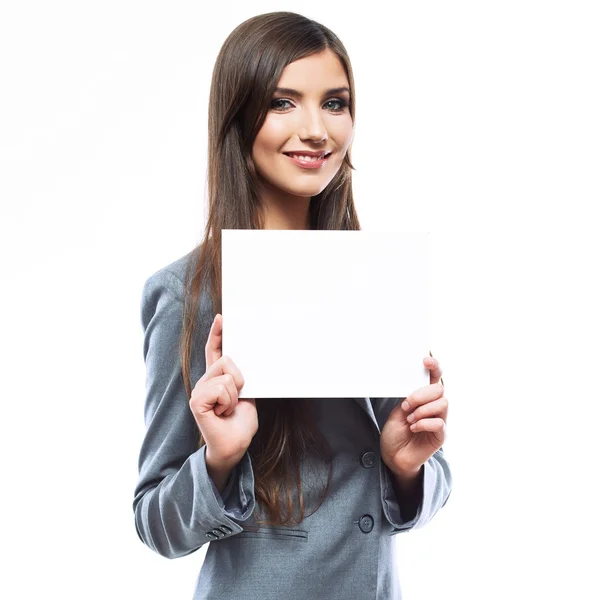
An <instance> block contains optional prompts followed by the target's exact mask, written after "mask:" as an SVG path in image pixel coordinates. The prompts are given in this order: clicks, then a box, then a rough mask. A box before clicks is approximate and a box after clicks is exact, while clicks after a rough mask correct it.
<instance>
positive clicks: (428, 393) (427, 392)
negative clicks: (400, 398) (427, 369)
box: [402, 382, 444, 412]
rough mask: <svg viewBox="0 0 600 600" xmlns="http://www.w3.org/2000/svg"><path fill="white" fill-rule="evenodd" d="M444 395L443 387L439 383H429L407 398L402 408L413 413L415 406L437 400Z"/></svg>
mask: <svg viewBox="0 0 600 600" xmlns="http://www.w3.org/2000/svg"><path fill="white" fill-rule="evenodd" d="M443 395H444V385H443V384H442V383H441V382H438V383H431V384H429V385H426V386H425V387H422V388H419V389H418V390H416V391H414V392H413V393H412V394H410V395H409V396H407V398H406V400H404V402H403V403H402V408H403V409H404V410H405V411H407V412H408V411H413V410H415V408H417V406H421V405H422V404H426V403H427V402H431V401H432V400H437V399H438V398H441V397H442V396H443Z"/></svg>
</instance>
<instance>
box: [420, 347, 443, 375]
mask: <svg viewBox="0 0 600 600" xmlns="http://www.w3.org/2000/svg"><path fill="white" fill-rule="evenodd" d="M423 362H424V363H425V366H426V367H427V368H428V369H429V383H437V382H438V381H440V380H441V379H442V367H441V366H440V362H439V361H438V360H437V358H434V357H433V354H431V350H430V351H429V357H426V358H424V359H423ZM442 383H444V382H443V381H442Z"/></svg>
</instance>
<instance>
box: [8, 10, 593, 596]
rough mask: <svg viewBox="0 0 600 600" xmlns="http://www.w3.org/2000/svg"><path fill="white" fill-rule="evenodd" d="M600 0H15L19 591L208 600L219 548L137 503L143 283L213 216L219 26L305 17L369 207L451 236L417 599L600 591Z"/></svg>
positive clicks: (11, 565)
mask: <svg viewBox="0 0 600 600" xmlns="http://www.w3.org/2000/svg"><path fill="white" fill-rule="evenodd" d="M597 6H598V5H597V3H595V2H577V1H573V0H570V1H563V2H553V1H549V0H546V1H544V2H542V1H539V2H533V1H528V0H518V1H515V0H504V1H503V2H481V1H475V0H474V1H471V2H466V1H454V2H442V1H437V2H433V1H430V2H412V3H397V2H394V3H392V2H389V3H378V2H368V3H363V4H361V5H359V4H356V5H352V4H349V3H306V2H287V3H285V2H244V3H242V2H237V3H233V2H227V3H225V2H218V3H206V4H204V3H200V2H169V3H167V2H150V1H148V0H146V1H144V2H141V1H138V2H133V1H128V0H119V1H118V2H117V1H114V0H113V1H106V0H105V1H103V2H80V1H79V2H76V1H72V2H65V1H55V2H27V1H21V2H18V3H17V2H12V3H9V2H5V3H3V4H2V8H1V9H0V160H1V165H0V167H1V177H0V186H1V187H0V200H1V213H0V223H1V230H0V234H1V235H0V240H1V241H0V243H1V244H2V246H1V248H0V251H1V252H0V256H1V257H2V271H1V274H2V295H1V297H2V310H1V311H0V315H1V317H0V318H1V319H2V322H1V323H0V325H1V328H2V329H1V332H2V333H1V340H2V346H1V348H2V356H1V357H0V358H1V363H0V364H1V365H2V379H1V381H2V409H3V416H2V420H1V430H2V435H1V436H0V440H1V441H0V444H1V447H0V456H1V459H2V463H1V466H2V471H1V474H2V494H1V496H0V497H1V501H2V510H1V515H2V533H1V537H2V547H3V550H4V553H5V556H8V558H9V562H7V561H6V560H5V561H4V562H3V576H2V582H1V583H0V586H2V589H1V590H0V595H1V596H2V597H3V598H11V599H12V598H39V597H54V598H65V599H66V598H73V599H81V598H86V599H90V598H106V597H108V596H109V595H110V596H111V597H117V598H128V599H129V598H146V599H151V598H156V599H159V598H161V599H162V598H173V599H174V598H182V599H186V598H191V597H192V593H193V588H194V584H195V578H196V575H197V573H198V570H199V568H200V565H201V562H202V559H203V556H204V552H205V549H204V548H203V549H202V550H200V551H198V552H196V553H194V554H192V555H190V556H188V557H185V558H181V559H179V560H175V561H169V560H167V559H165V558H163V557H161V556H159V555H157V554H154V553H153V552H152V551H151V550H150V549H149V548H147V547H146V546H144V545H143V544H142V543H141V541H140V540H139V539H138V537H137V534H136V532H135V527H134V522H133V512H132V506H131V505H132V501H133V489H134V486H135V484H136V479H137V455H138V452H139V447H140V444H141V441H142V438H143V434H144V424H143V399H144V376H145V369H144V364H143V360H142V331H141V324H140V316H139V303H140V298H141V289H142V285H143V283H144V281H145V279H146V278H147V277H148V276H149V275H150V274H151V273H153V272H154V271H156V270H158V269H159V268H161V267H162V266H164V265H166V264H167V263H169V262H171V261H173V260H175V259H177V258H179V257H180V256H182V255H183V254H185V253H186V252H188V251H189V250H190V249H191V248H192V247H193V246H194V245H195V244H196V243H197V242H198V241H199V239H200V232H201V231H202V229H203V227H204V218H205V211H204V202H205V196H204V193H205V174H206V146H207V139H206V128H207V99H208V92H209V83H210V76H211V72H212V67H213V64H214V60H215V58H216V55H217V53H218V51H219V48H220V46H221V44H222V43H223V41H224V40H225V38H226V37H227V35H228V34H229V33H230V31H231V30H232V29H233V28H234V27H235V26H237V25H238V24H239V23H241V22H242V21H243V20H245V19H247V18H249V17H251V16H254V15H256V14H260V13H263V12H269V11H272V10H293V11H295V12H300V13H302V14H304V15H306V16H308V17H310V18H314V19H316V20H318V21H320V22H322V23H323V24H325V25H327V26H328V27H330V28H331V29H332V30H333V31H334V32H335V33H336V34H337V35H338V36H339V37H340V38H341V39H342V41H343V42H344V44H345V45H346V47H347V49H348V52H349V53H350V57H351V59H352V64H353V67H354V72H355V78H356V86H357V97H356V102H357V121H356V135H355V139H354V145H353V154H352V156H353V162H354V164H355V166H356V167H357V171H356V172H355V173H354V175H353V178H354V190H355V197H356V204H357V209H358V214H359V217H360V219H361V224H362V226H363V228H364V229H371V230H376V229H381V230H386V229H397V230H411V229H414V230H429V231H431V232H432V234H434V236H435V239H437V240H438V241H437V246H436V247H435V248H434V269H435V281H436V285H435V291H434V298H433V303H434V304H433V312H434V323H433V332H434V342H435V343H434V345H433V348H432V352H433V354H434V355H435V356H437V357H438V358H439V359H440V361H441V364H442V367H443V369H444V381H445V384H446V395H447V397H448V399H449V402H450V409H449V418H448V429H447V442H446V444H445V450H446V453H447V457H448V459H449V461H450V464H451V466H452V470H453V476H454V489H453V494H452V497H451V499H450V501H449V502H448V504H447V505H446V506H445V507H444V508H443V509H442V510H441V511H440V512H439V513H438V514H437V515H436V516H435V517H434V519H433V520H432V521H431V523H429V524H428V525H427V526H426V527H425V528H423V529H420V530H413V531H412V532H410V533H408V534H402V535H399V536H397V539H396V542H397V544H398V552H399V557H398V560H399V563H398V565H397V569H398V572H399V578H400V581H401V582H402V588H403V592H404V597H405V599H406V600H425V599H430V598H438V597H439V598H453V599H454V598H456V599H460V600H467V599H476V600H480V599H481V598H485V599H486V600H493V599H496V598H498V599H500V598H502V599H505V598H511V599H513V598H518V599H529V598H567V597H569V598H577V599H578V600H584V599H588V598H590V599H591V598H597V597H598V595H599V593H600V592H599V584H598V581H597V576H596V566H597V559H598V539H599V535H600V531H599V529H600V528H599V527H598V525H599V523H598V497H597V496H596V495H595V494H594V487H595V486H596V480H597V477H598V472H599V469H598V463H597V461H596V449H597V444H596V443H595V442H596V440H597V437H598V421H599V416H600V414H599V409H598V401H599V400H600V394H599V391H598V377H597V373H598V364H599V358H600V356H599V351H598V338H599V333H600V331H599V329H600V327H599V319H598V307H599V306H600V298H599V296H598V291H597V290H598V259H597V256H598V254H599V250H600V248H599V246H600V243H599V241H598V238H599V236H598V232H597V229H598V218H597V212H596V211H597V209H598V204H599V200H600V178H599V165H600V144H599V140H600V111H599V110H598V107H599V106H600V83H599V81H600V79H599V77H598V74H599V72H600V65H599V62H600V60H599V57H600V38H599V36H598V31H599V30H600V19H599V13H598V7H597ZM205 548H206V547H205ZM4 588H6V589H4Z"/></svg>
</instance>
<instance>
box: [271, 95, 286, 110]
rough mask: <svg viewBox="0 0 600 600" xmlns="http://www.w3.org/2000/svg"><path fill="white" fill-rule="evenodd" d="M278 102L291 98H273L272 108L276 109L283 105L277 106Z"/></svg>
mask: <svg viewBox="0 0 600 600" xmlns="http://www.w3.org/2000/svg"><path fill="white" fill-rule="evenodd" d="M277 102H289V100H284V99H283V98H278V99H277V100H273V101H272V102H271V108H274V109H275V110H277V109H279V108H281V106H277Z"/></svg>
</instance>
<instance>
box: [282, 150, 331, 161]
mask: <svg viewBox="0 0 600 600" xmlns="http://www.w3.org/2000/svg"><path fill="white" fill-rule="evenodd" d="M283 154H285V155H286V156H289V157H290V158H297V159H299V160H304V161H309V162H317V161H318V160H323V159H324V158H329V157H330V156H331V152H326V153H325V154H320V155H319V156H306V155H304V154H293V153H291V152H284V153H283Z"/></svg>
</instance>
